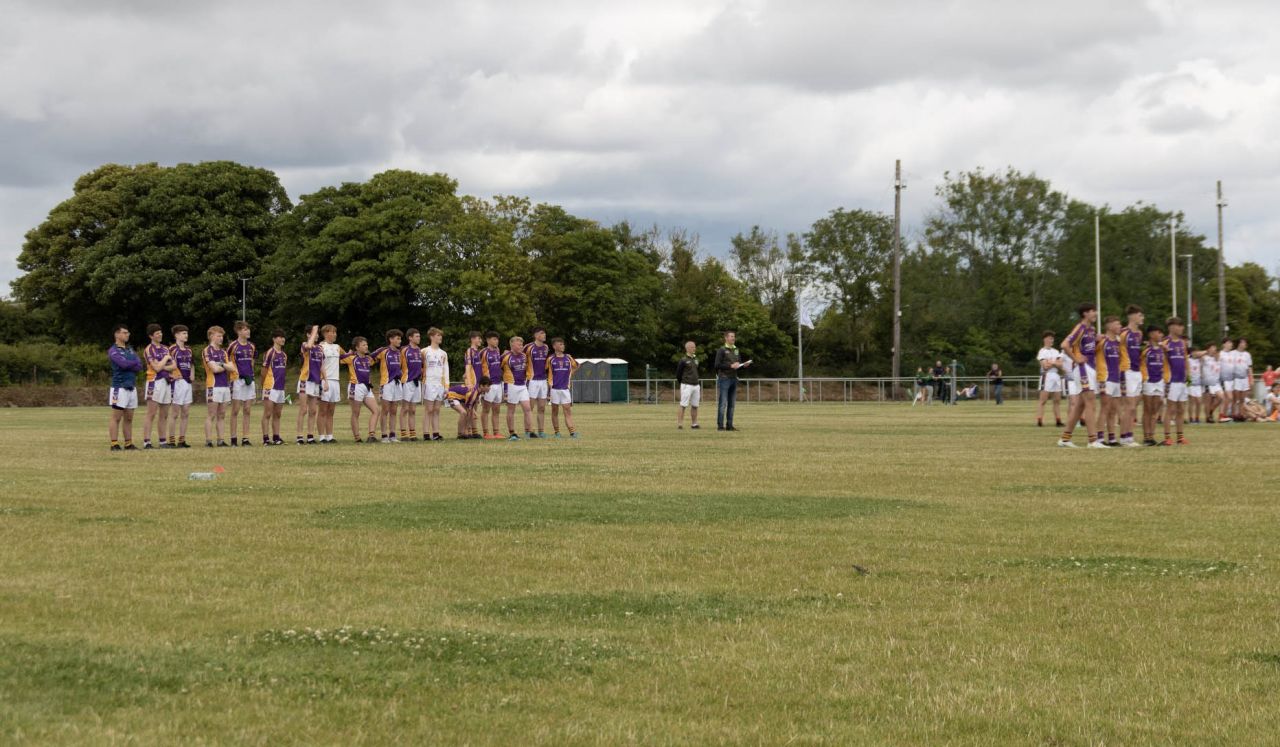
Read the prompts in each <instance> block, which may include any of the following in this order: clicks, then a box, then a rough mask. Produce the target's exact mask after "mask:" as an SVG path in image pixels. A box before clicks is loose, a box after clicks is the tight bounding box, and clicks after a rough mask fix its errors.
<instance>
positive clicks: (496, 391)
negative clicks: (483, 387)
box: [484, 384, 503, 405]
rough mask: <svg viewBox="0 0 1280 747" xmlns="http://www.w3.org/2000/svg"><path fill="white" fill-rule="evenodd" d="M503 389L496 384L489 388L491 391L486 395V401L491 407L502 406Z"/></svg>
mask: <svg viewBox="0 0 1280 747" xmlns="http://www.w3.org/2000/svg"><path fill="white" fill-rule="evenodd" d="M502 388H503V385H502V384H494V385H493V386H491V387H489V391H487V392H485V393H484V401H485V402H488V403H489V404H491V405H500V404H502V394H503V391H502Z"/></svg>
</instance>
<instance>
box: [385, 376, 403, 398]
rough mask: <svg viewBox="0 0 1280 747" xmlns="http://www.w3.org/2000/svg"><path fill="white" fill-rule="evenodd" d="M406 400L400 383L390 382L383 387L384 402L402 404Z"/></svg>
mask: <svg viewBox="0 0 1280 747" xmlns="http://www.w3.org/2000/svg"><path fill="white" fill-rule="evenodd" d="M402 400H404V389H402V388H401V387H400V382H398V381H388V382H387V383H385V384H383V385H382V401H383V402H400V401H402Z"/></svg>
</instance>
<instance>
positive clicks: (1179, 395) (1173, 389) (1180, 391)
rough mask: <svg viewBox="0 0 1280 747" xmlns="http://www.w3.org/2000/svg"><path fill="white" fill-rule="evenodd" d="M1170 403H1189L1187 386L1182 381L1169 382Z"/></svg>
mask: <svg viewBox="0 0 1280 747" xmlns="http://www.w3.org/2000/svg"><path fill="white" fill-rule="evenodd" d="M1168 400H1169V401H1170V402H1186V401H1187V385H1186V384H1184V383H1182V382H1180V381H1171V382H1169V396H1168Z"/></svg>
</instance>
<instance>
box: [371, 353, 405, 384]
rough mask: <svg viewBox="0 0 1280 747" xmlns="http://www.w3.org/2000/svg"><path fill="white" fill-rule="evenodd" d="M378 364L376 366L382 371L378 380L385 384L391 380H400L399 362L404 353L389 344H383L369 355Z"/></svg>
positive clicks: (401, 361)
mask: <svg viewBox="0 0 1280 747" xmlns="http://www.w3.org/2000/svg"><path fill="white" fill-rule="evenodd" d="M370 357H371V358H373V360H374V361H375V362H376V363H377V364H378V368H379V369H380V370H381V371H382V374H381V375H382V378H381V380H380V381H379V382H378V383H379V384H382V385H385V384H388V383H390V382H392V381H400V371H401V365H400V364H401V363H403V362H404V355H403V353H401V352H400V350H399V348H393V347H391V346H390V345H383V346H382V347H380V348H378V349H377V350H375V351H373V355H371V356H370Z"/></svg>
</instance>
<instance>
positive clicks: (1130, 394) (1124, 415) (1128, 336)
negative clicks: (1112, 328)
mask: <svg viewBox="0 0 1280 747" xmlns="http://www.w3.org/2000/svg"><path fill="white" fill-rule="evenodd" d="M1124 314H1125V327H1124V329H1122V330H1120V343H1121V346H1120V367H1121V368H1123V369H1124V400H1123V401H1122V402H1121V403H1120V405H1121V408H1122V409H1121V412H1120V421H1121V422H1120V430H1121V433H1120V442H1121V443H1123V444H1125V445H1128V444H1134V445H1137V442H1136V441H1134V439H1133V432H1134V429H1135V428H1137V425H1138V403H1139V402H1141V400H1142V345H1143V342H1144V340H1145V337H1146V335H1145V334H1144V333H1143V331H1142V325H1143V324H1144V323H1146V320H1147V315H1146V314H1145V313H1144V312H1143V311H1142V307H1141V306H1138V305H1136V304H1130V305H1129V306H1128V308H1126V309H1125V310H1124Z"/></svg>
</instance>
